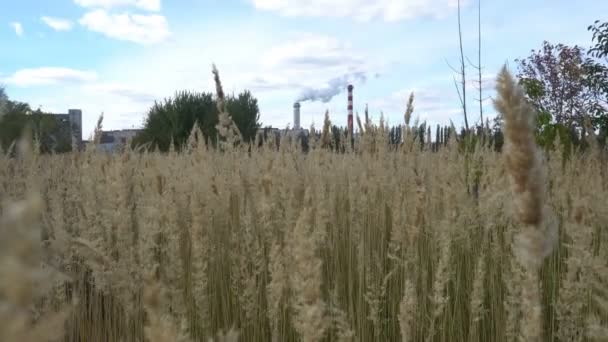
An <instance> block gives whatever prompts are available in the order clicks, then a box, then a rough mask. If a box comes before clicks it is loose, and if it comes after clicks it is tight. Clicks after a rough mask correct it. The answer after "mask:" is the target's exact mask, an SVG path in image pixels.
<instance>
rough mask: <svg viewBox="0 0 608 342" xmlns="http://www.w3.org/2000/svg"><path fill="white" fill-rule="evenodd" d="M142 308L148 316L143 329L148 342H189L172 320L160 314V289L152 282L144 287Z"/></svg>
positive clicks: (161, 299) (149, 281)
mask: <svg viewBox="0 0 608 342" xmlns="http://www.w3.org/2000/svg"><path fill="white" fill-rule="evenodd" d="M143 300H144V301H143V302H144V306H145V308H146V313H147V314H148V324H147V325H146V327H145V328H144V332H145V335H146V339H147V340H148V341H149V342H189V341H190V339H189V338H187V337H186V336H184V335H183V334H182V333H181V332H180V330H179V329H177V328H176V326H175V325H174V324H172V319H171V318H170V317H166V316H165V315H164V314H163V313H162V307H163V305H162V301H163V298H162V289H161V287H160V286H159V285H158V284H156V283H155V282H154V281H152V280H148V284H147V285H146V286H145V287H144V298H143Z"/></svg>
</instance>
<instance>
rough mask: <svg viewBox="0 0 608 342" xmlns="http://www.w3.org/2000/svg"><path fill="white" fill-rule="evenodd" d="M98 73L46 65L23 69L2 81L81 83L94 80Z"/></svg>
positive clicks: (17, 82)
mask: <svg viewBox="0 0 608 342" xmlns="http://www.w3.org/2000/svg"><path fill="white" fill-rule="evenodd" d="M96 78H97V74H96V73H95V72H93V71H83V70H76V69H69V68H54V67H44V68H36V69H22V70H18V71H17V72H15V73H14V74H13V75H11V76H9V77H7V78H5V79H3V80H2V81H4V82H6V83H8V84H12V85H16V86H20V87H27V86H37V85H51V84H60V83H74V82H75V83H81V82H89V81H94V80H95V79H96Z"/></svg>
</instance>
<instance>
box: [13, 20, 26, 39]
mask: <svg viewBox="0 0 608 342" xmlns="http://www.w3.org/2000/svg"><path fill="white" fill-rule="evenodd" d="M11 26H12V27H13V30H15V34H16V35H18V36H19V37H21V36H23V25H21V23H20V22H12V23H11Z"/></svg>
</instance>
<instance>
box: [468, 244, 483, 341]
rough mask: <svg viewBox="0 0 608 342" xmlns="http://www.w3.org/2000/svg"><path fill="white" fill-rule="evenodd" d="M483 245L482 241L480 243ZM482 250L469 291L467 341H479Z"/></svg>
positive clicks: (481, 300)
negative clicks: (469, 311)
mask: <svg viewBox="0 0 608 342" xmlns="http://www.w3.org/2000/svg"><path fill="white" fill-rule="evenodd" d="M482 243H483V241H482ZM484 252H485V251H483V250H482V253H481V255H480V256H479V258H478V259H477V263H476V266H475V276H474V278H473V288H472V290H471V300H470V307H471V316H470V318H469V341H471V342H473V341H478V339H479V321H480V320H481V315H482V312H481V310H482V309H483V299H484V276H485V271H486V270H485V267H486V266H485V255H484Z"/></svg>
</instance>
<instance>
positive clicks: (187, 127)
mask: <svg viewBox="0 0 608 342" xmlns="http://www.w3.org/2000/svg"><path fill="white" fill-rule="evenodd" d="M226 108H227V109H228V112H229V113H230V115H231V116H232V118H233V120H234V122H235V124H236V125H237V127H238V129H239V131H240V132H241V134H242V135H243V139H244V140H245V141H246V142H252V141H253V140H254V139H255V135H256V132H257V130H258V128H259V127H260V124H259V116H260V115H259V109H258V103H257V99H255V98H254V97H253V96H252V95H251V93H250V92H249V91H245V92H242V93H240V94H239V95H238V96H233V95H232V96H228V97H227V98H226ZM218 114H219V113H218V110H217V106H216V101H215V99H214V97H213V95H212V94H211V93H204V92H203V93H198V92H189V91H182V92H177V93H176V94H175V96H174V97H173V98H169V99H165V100H164V101H163V102H160V103H158V102H157V103H155V104H154V106H153V107H152V108H151V109H150V111H149V113H148V116H147V118H146V121H145V124H144V129H143V130H142V132H141V133H140V134H139V135H138V136H137V137H136V138H135V139H134V140H133V144H134V145H143V144H148V145H149V146H150V147H153V148H154V147H155V148H158V149H159V150H161V151H168V150H169V147H170V145H171V143H172V142H173V144H174V146H175V147H176V149H180V147H181V146H183V145H184V143H185V142H186V141H187V139H188V137H189V135H190V132H191V131H192V129H193V127H194V124H195V123H198V126H199V128H200V129H201V131H202V133H203V136H204V137H205V142H206V143H208V144H211V145H215V144H216V143H217V129H216V125H217V124H218Z"/></svg>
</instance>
